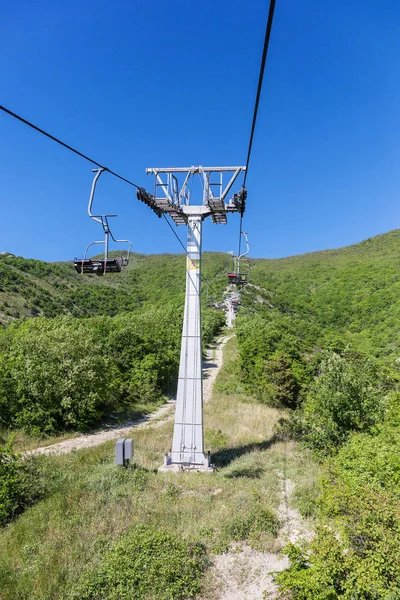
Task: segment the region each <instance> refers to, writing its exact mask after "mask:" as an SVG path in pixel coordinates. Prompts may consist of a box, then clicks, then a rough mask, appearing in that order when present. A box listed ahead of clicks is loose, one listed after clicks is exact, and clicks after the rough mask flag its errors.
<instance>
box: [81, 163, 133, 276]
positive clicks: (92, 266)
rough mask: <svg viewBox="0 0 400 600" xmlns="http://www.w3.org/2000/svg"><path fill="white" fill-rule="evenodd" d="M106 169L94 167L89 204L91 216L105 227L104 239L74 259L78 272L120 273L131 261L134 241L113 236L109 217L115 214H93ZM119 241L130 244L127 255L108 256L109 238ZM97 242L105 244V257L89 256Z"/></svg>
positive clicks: (97, 273)
mask: <svg viewBox="0 0 400 600" xmlns="http://www.w3.org/2000/svg"><path fill="white" fill-rule="evenodd" d="M103 171H105V169H93V172H94V173H96V175H95V177H94V180H93V184H92V189H91V191H90V197H89V204H88V213H89V217H90V218H91V219H93V220H94V221H96V222H97V223H100V224H101V226H102V227H103V231H104V236H105V237H104V240H98V241H95V242H91V243H90V244H89V245H88V246H87V247H86V250H85V252H84V255H83V258H75V259H74V268H75V270H76V271H77V272H78V273H81V274H83V273H95V274H96V275H104V273H120V272H121V270H122V269H123V267H126V266H127V264H128V262H129V254H130V251H131V248H132V242H130V241H129V240H116V239H115V237H114V236H113V234H112V232H111V230H110V227H109V225H108V218H109V217H116V216H117V215H115V214H110V215H93V214H92V204H93V197H94V193H95V190H96V184H97V180H98V178H99V177H100V175H101V174H102V173H103ZM110 236H111V239H112V240H113V241H114V242H116V243H118V244H128V251H127V254H126V256H118V257H116V258H109V257H108V244H109V238H110ZM95 244H104V258H87V252H88V250H89V248H90V247H91V246H94V245H95Z"/></svg>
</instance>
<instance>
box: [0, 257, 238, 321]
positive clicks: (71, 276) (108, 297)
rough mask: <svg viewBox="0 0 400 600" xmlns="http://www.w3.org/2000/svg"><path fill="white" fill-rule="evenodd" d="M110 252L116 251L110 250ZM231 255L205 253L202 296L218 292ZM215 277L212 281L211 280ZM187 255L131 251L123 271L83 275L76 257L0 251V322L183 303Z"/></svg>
mask: <svg viewBox="0 0 400 600" xmlns="http://www.w3.org/2000/svg"><path fill="white" fill-rule="evenodd" d="M111 255H112V253H111ZM231 260H232V259H231V257H230V256H228V255H224V254H217V253H207V252H206V253H205V254H204V260H203V288H204V297H206V295H207V291H210V293H211V294H214V295H219V294H221V292H222V289H223V287H224V286H225V273H226V271H227V270H228V268H229V267H230V263H231ZM209 282H212V283H209ZM184 290H185V256H184V255H182V254H180V255H179V254H178V255H176V254H162V255H149V256H145V255H141V254H133V255H131V259H130V261H129V265H128V267H127V268H126V269H124V270H123V271H122V273H119V274H116V275H111V276H107V275H106V276H103V277H98V276H97V275H80V274H78V273H76V271H75V270H74V268H73V266H72V263H46V262H42V261H38V260H33V259H25V258H21V257H16V256H10V255H8V256H7V255H1V256H0V323H2V324H3V325H6V324H8V323H10V322H11V321H12V320H14V319H18V318H21V317H34V316H45V317H55V316H58V315H61V314H65V315H72V316H75V317H93V316H96V315H109V316H114V315H116V314H119V313H121V312H130V311H134V310H137V309H139V308H142V307H143V306H150V305H151V306H160V307H161V306H163V305H165V304H166V303H171V302H172V303H175V304H177V305H179V304H182V303H183V298H184Z"/></svg>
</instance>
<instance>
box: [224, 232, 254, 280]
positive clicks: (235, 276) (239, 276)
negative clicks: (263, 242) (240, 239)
mask: <svg viewBox="0 0 400 600" xmlns="http://www.w3.org/2000/svg"><path fill="white" fill-rule="evenodd" d="M241 234H242V235H244V238H245V240H246V252H244V253H243V254H240V256H238V258H237V269H236V271H234V272H231V273H228V283H229V284H232V285H239V286H243V285H246V284H247V283H248V281H249V274H248V273H241V272H240V260H241V259H242V258H244V257H245V256H247V254H248V253H249V252H250V247H249V240H248V237H247V232H246V231H241Z"/></svg>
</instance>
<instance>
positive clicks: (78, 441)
mask: <svg viewBox="0 0 400 600" xmlns="http://www.w3.org/2000/svg"><path fill="white" fill-rule="evenodd" d="M229 339H230V337H223V338H220V339H219V340H218V342H217V344H216V346H215V347H214V348H209V349H208V351H207V357H206V362H205V363H204V364H203V377H204V382H203V399H204V402H208V401H209V400H210V398H211V396H212V389H213V386H214V381H215V378H216V377H217V375H218V372H219V370H220V368H221V366H222V349H223V347H224V346H225V344H226V342H227V341H228V340H229ZM174 407H175V400H168V402H167V403H166V404H164V405H163V406H160V408H158V409H157V410H156V411H154V412H153V413H151V414H149V415H147V416H145V417H143V418H142V419H138V420H136V421H127V422H126V423H124V424H123V425H120V426H116V427H108V428H107V429H102V430H100V431H96V432H95V433H90V434H87V435H80V436H79V437H75V438H71V439H69V440H64V441H63V442H59V443H57V444H52V445H51V446H44V447H42V448H36V449H35V450H28V451H27V452H25V454H26V455H30V454H67V453H68V452H72V450H81V449H82V448H90V447H92V446H98V445H99V444H103V443H104V442H109V441H110V440H114V439H118V438H120V437H128V436H129V435H130V434H131V433H132V430H136V431H138V430H140V429H145V428H146V427H150V426H153V427H158V426H160V425H161V424H162V423H165V421H167V420H168V419H171V418H172V416H173V410H174Z"/></svg>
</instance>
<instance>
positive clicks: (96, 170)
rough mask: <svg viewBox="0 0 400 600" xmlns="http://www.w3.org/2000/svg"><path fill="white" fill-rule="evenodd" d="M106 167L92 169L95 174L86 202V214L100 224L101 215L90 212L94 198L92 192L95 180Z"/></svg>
mask: <svg viewBox="0 0 400 600" xmlns="http://www.w3.org/2000/svg"><path fill="white" fill-rule="evenodd" d="M105 170H106V169H105V168H103V167H101V169H92V171H93V173H96V175H95V176H94V179H93V183H92V189H91V190H90V196H89V204H88V214H89V217H90V218H91V219H93V220H94V221H97V223H100V225H103V219H102V217H101V215H94V214H93V213H92V204H93V198H94V193H95V191H96V185H97V181H98V179H99V177H100V175H101V174H102V173H103V172H104V171H105ZM107 216H110V217H111V216H114V215H107Z"/></svg>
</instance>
